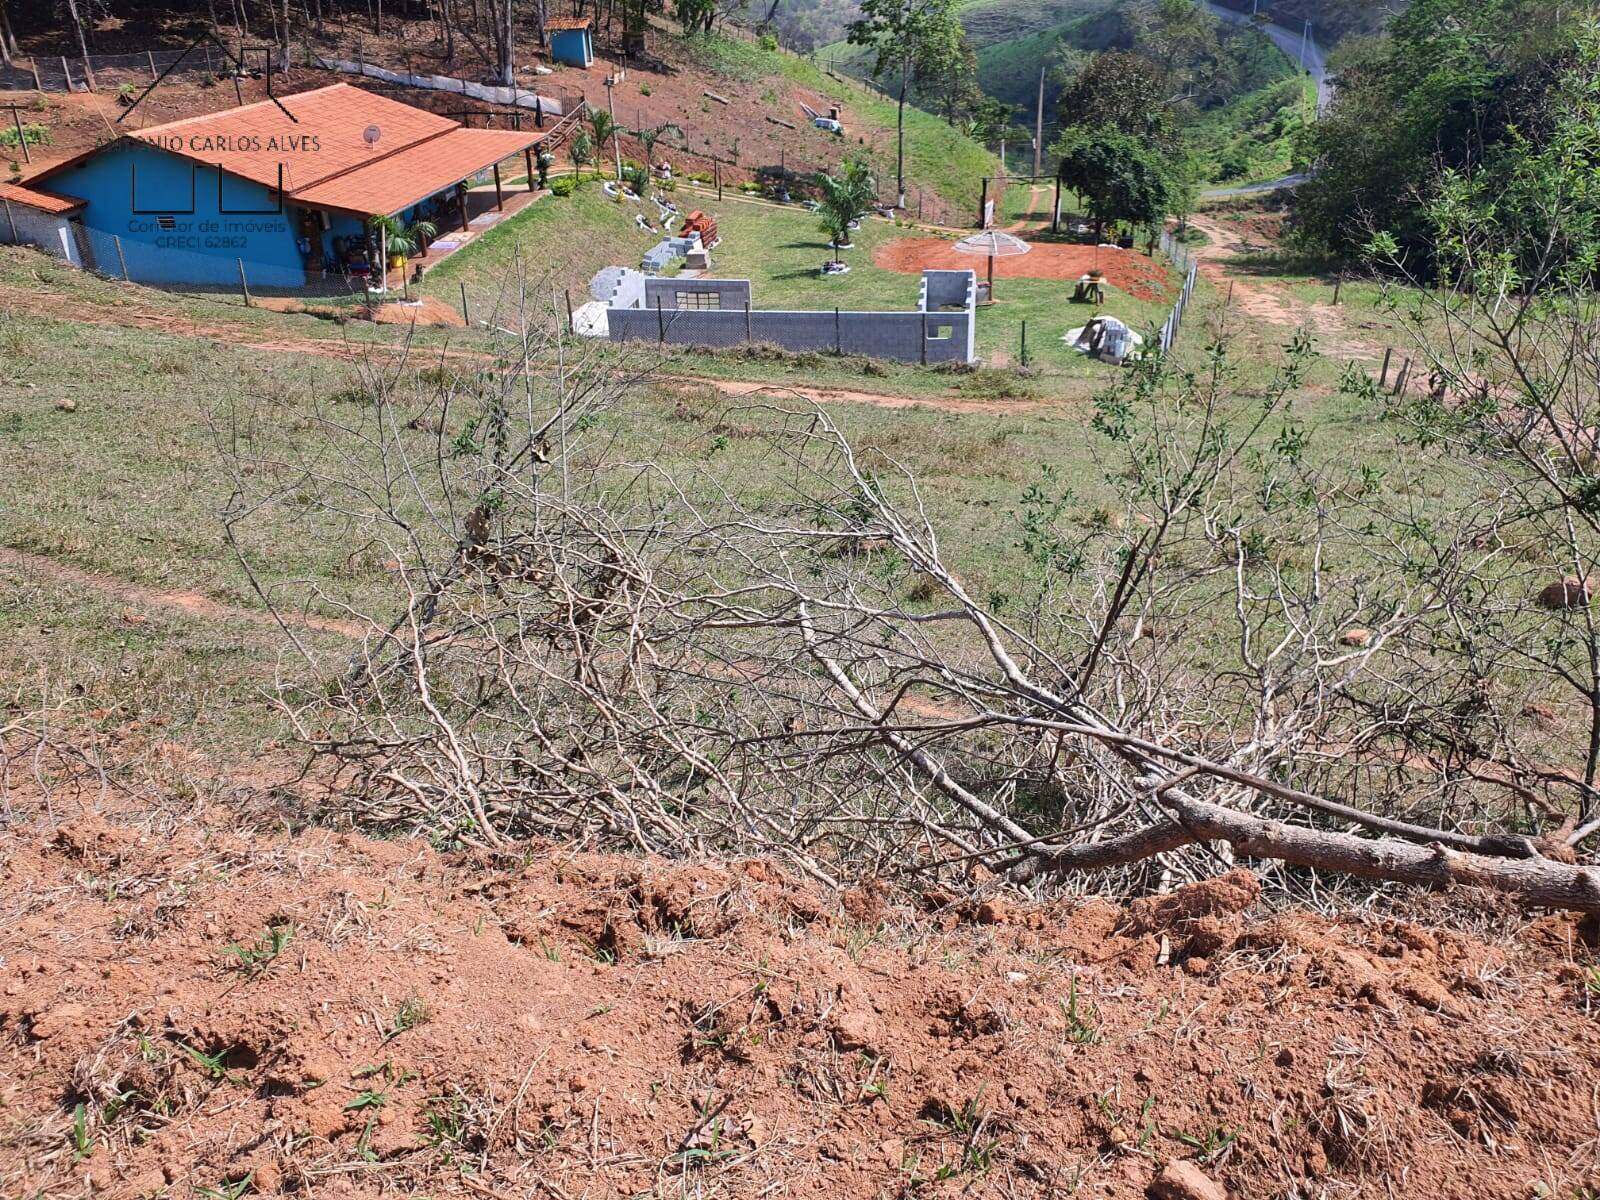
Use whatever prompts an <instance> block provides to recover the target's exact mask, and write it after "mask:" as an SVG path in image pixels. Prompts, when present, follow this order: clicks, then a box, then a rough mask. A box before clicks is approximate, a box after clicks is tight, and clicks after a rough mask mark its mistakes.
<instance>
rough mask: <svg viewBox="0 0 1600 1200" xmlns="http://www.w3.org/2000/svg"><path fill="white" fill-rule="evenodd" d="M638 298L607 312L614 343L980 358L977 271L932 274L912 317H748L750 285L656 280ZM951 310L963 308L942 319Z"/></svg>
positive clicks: (787, 313)
mask: <svg viewBox="0 0 1600 1200" xmlns="http://www.w3.org/2000/svg"><path fill="white" fill-rule="evenodd" d="M928 276H940V277H948V278H937V279H930V278H928ZM619 291H620V288H619ZM680 291H685V292H687V291H697V292H715V293H716V294H718V296H719V297H720V298H721V301H720V302H721V305H722V307H721V308H717V309H696V308H682V309H680V308H678V307H677V293H678V292H680ZM640 294H641V297H642V301H643V302H642V303H640V304H634V303H628V304H619V303H617V302H616V300H615V299H614V300H613V302H612V304H611V305H610V306H609V307H608V309H607V313H606V319H607V322H608V325H609V329H610V336H611V340H612V341H614V342H630V341H653V342H658V343H666V344H671V345H678V346H707V347H714V348H721V347H727V346H737V345H740V344H743V343H745V342H761V343H766V344H769V345H775V346H781V347H783V348H784V349H785V350H791V351H795V352H804V351H808V350H822V351H829V350H832V351H836V352H838V353H841V354H864V355H871V356H873V357H877V358H892V359H897V360H898V361H900V362H913V363H914V362H924V361H926V362H929V363H940V362H971V361H973V357H974V349H973V348H974V333H975V326H976V319H975V318H976V309H975V301H976V295H977V286H976V276H975V275H974V274H973V273H972V272H971V271H930V272H927V273H926V275H925V276H924V278H923V281H922V291H921V297H920V299H919V303H918V308H917V310H916V311H912V312H857V311H845V310H840V311H838V312H835V311H834V310H832V309H801V310H794V309H768V308H761V309H756V308H752V309H749V310H747V309H746V308H745V303H746V301H747V300H749V298H750V296H751V289H750V282H749V280H745V279H703V278H693V279H654V278H651V279H645V280H644V281H643V286H642V287H641V288H640ZM657 297H659V298H660V300H661V309H660V311H659V312H658V311H657V310H656V299H657ZM952 304H961V305H962V306H963V307H962V308H961V309H960V310H958V311H939V309H940V308H941V307H943V306H944V305H952ZM929 305H931V306H932V307H928V306H929Z"/></svg>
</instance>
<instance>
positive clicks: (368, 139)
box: [361, 125, 383, 149]
mask: <svg viewBox="0 0 1600 1200" xmlns="http://www.w3.org/2000/svg"><path fill="white" fill-rule="evenodd" d="M382 136H383V130H381V129H379V128H378V127H377V126H376V125H368V126H367V127H366V128H365V129H363V130H362V131H361V140H362V141H363V142H365V143H366V144H367V147H368V149H371V148H372V147H373V146H376V145H377V144H378V139H379V138H381V137H382Z"/></svg>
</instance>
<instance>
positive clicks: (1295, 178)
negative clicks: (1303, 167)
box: [1200, 171, 1311, 200]
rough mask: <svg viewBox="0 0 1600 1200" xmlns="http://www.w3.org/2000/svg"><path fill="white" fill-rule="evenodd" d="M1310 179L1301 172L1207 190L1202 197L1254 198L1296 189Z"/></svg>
mask: <svg viewBox="0 0 1600 1200" xmlns="http://www.w3.org/2000/svg"><path fill="white" fill-rule="evenodd" d="M1310 178H1311V176H1310V175H1309V174H1307V173H1306V172H1304V171H1301V172H1300V173H1298V174H1295V175H1284V176H1282V177H1281V178H1278V179H1268V180H1266V181H1265V182H1262V183H1247V184H1244V185H1243V186H1241V187H1225V188H1207V189H1206V190H1205V191H1203V192H1201V193H1200V195H1201V196H1202V197H1204V198H1205V199H1207V200H1226V199H1227V198H1228V197H1229V196H1254V195H1255V194H1256V193H1258V192H1275V191H1277V190H1278V189H1279V188H1291V187H1296V186H1298V185H1299V184H1302V183H1304V182H1305V181H1306V180H1308V179H1310Z"/></svg>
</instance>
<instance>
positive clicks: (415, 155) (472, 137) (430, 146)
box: [290, 127, 544, 216]
mask: <svg viewBox="0 0 1600 1200" xmlns="http://www.w3.org/2000/svg"><path fill="white" fill-rule="evenodd" d="M543 137H544V134H542V133H531V132H528V131H522V132H517V131H515V130H510V129H461V128H459V127H456V128H453V129H452V130H451V131H450V132H449V133H445V134H442V135H441V136H439V137H435V138H429V139H428V140H427V141H425V142H419V143H417V144H416V145H415V146H409V147H407V148H406V149H404V150H401V151H399V152H397V153H394V154H390V155H387V156H386V157H384V158H380V159H378V160H377V161H376V162H372V163H368V164H366V165H364V166H359V167H356V168H354V169H353V170H350V171H348V172H346V173H345V174H343V175H338V176H335V177H334V178H332V179H327V180H324V181H323V182H321V183H317V184H314V185H313V186H311V187H305V188H301V189H299V190H298V191H295V192H292V193H290V199H292V200H294V201H295V202H296V203H299V204H310V205H313V206H315V207H317V208H336V209H340V210H342V211H344V212H352V213H357V214H359V215H362V216H365V215H367V214H370V213H394V212H399V211H400V210H401V209H404V208H409V207H411V205H413V204H416V203H417V202H418V201H421V200H425V199H427V198H428V197H429V196H431V195H433V194H434V193H435V192H438V191H440V190H441V189H443V188H447V187H449V186H450V185H451V184H453V183H457V182H459V181H461V180H463V179H466V178H468V177H470V176H472V175H475V174H477V173H478V172H479V171H482V170H484V169H485V168H487V167H490V166H493V165H494V164H495V163H497V162H499V161H500V160H501V159H503V158H510V157H511V156H512V155H513V154H516V153H518V152H519V151H522V150H526V149H528V148H529V147H530V146H534V145H537V144H538V142H539V141H540V139H541V138H543Z"/></svg>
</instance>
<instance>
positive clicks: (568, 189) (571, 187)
mask: <svg viewBox="0 0 1600 1200" xmlns="http://www.w3.org/2000/svg"><path fill="white" fill-rule="evenodd" d="M577 188H578V181H577V180H576V179H574V178H573V177H572V176H571V175H563V176H562V177H561V178H560V179H552V180H551V181H550V194H551V195H552V196H570V195H572V193H573V192H574V191H576V190H577Z"/></svg>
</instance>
